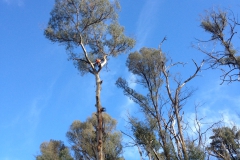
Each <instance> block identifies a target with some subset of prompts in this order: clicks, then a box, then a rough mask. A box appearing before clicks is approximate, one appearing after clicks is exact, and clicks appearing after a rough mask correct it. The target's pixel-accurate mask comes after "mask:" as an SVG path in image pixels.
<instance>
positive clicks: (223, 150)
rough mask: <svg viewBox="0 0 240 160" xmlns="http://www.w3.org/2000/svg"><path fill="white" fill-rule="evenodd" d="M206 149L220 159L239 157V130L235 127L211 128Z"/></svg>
mask: <svg viewBox="0 0 240 160" xmlns="http://www.w3.org/2000/svg"><path fill="white" fill-rule="evenodd" d="M210 139H211V143H210V146H209V147H208V150H209V151H210V152H211V153H212V154H213V155H215V156H216V157H217V158H220V159H233V160H234V159H239V158H240V130H238V129H237V128H236V127H233V128H229V127H222V128H216V129H213V135H212V136H211V137H210Z"/></svg>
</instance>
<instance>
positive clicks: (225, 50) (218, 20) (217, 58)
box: [197, 10, 240, 82]
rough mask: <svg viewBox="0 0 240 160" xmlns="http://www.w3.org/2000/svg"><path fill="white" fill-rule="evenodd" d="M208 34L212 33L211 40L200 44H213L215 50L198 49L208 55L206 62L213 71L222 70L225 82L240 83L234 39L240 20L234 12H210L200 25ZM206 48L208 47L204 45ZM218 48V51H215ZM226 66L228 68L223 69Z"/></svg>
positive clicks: (238, 61)
mask: <svg viewBox="0 0 240 160" xmlns="http://www.w3.org/2000/svg"><path fill="white" fill-rule="evenodd" d="M200 26H201V27H202V28H203V29H204V30H205V31H206V32H208V33H210V35H211V39H210V40H207V41H199V42H200V43H209V42H213V48H214V49H212V48H210V49H206V47H197V48H198V49H199V50H200V51H201V52H203V53H204V54H206V55H207V59H206V62H208V63H209V64H210V68H212V69H216V68H218V69H221V70H222V71H223V75H222V76H221V78H222V80H223V82H224V81H229V82H233V81H239V78H240V74H239V73H240V72H239V68H240V67H239V66H240V60H239V57H240V56H239V52H238V50H237V49H236V48H237V47H236V46H235V45H234V44H233V39H234V38H235V37H238V36H236V35H237V33H238V31H237V30H238V29H237V27H238V26H239V23H238V20H237V19H236V18H235V16H234V14H233V12H230V13H228V12H227V11H224V10H218V11H214V10H213V11H209V12H206V15H205V16H204V17H203V18H202V21H201V25H200ZM204 46H206V45H204ZM215 48H216V49H215ZM222 66H226V67H227V69H226V67H222Z"/></svg>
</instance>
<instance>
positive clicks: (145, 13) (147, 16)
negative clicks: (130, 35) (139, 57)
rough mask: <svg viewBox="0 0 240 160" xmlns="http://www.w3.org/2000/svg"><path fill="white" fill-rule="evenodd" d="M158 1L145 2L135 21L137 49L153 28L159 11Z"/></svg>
mask: <svg viewBox="0 0 240 160" xmlns="http://www.w3.org/2000/svg"><path fill="white" fill-rule="evenodd" d="M159 4H160V1H159V0H151V1H146V3H145V5H144V7H143V8H142V11H141V13H140V15H139V18H138V21H137V41H138V44H137V46H136V48H137V49H140V47H142V46H143V44H144V43H145V41H146V40H147V38H148V35H149V34H150V33H151V30H153V27H154V21H155V19H156V18H157V16H154V15H156V13H157V11H158V9H159Z"/></svg>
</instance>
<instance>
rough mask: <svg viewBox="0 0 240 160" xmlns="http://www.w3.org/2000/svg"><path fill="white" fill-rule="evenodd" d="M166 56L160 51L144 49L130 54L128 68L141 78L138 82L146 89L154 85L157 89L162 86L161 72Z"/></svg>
mask: <svg viewBox="0 0 240 160" xmlns="http://www.w3.org/2000/svg"><path fill="white" fill-rule="evenodd" d="M164 61H165V57H164V55H162V54H161V52H160V51H159V50H156V49H152V48H142V49H141V50H140V51H139V52H133V53H130V54H129V56H128V59H127V63H126V64H127V67H128V69H129V71H130V72H132V73H133V74H135V75H137V76H139V77H140V79H139V80H138V82H139V83H140V84H142V85H143V86H145V87H149V86H150V85H153V86H152V88H153V89H154V88H155V89H157V88H159V87H160V85H161V82H162V80H161V78H160V75H161V70H162V65H163V62H164Z"/></svg>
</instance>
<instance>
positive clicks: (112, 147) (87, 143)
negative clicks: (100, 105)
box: [67, 113, 123, 160]
mask: <svg viewBox="0 0 240 160" xmlns="http://www.w3.org/2000/svg"><path fill="white" fill-rule="evenodd" d="M103 122H104V136H103V153H104V154H105V160H113V159H114V160H122V159H123V158H122V157H121V154H122V145H121V138H122V135H121V133H120V132H117V131H115V127H116V123H117V122H116V120H114V119H112V118H111V117H110V116H109V115H108V114H106V113H104V114H103ZM96 129H97V118H96V115H95V114H93V115H92V117H89V118H88V119H87V120H86V122H80V121H74V122H73V123H72V125H71V126H70V129H69V131H68V132H67V138H68V140H69V142H70V143H71V148H72V150H73V151H74V154H75V158H76V159H83V160H84V159H96V153H97V151H96V146H97V138H96Z"/></svg>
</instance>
